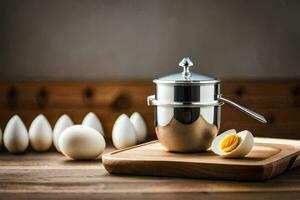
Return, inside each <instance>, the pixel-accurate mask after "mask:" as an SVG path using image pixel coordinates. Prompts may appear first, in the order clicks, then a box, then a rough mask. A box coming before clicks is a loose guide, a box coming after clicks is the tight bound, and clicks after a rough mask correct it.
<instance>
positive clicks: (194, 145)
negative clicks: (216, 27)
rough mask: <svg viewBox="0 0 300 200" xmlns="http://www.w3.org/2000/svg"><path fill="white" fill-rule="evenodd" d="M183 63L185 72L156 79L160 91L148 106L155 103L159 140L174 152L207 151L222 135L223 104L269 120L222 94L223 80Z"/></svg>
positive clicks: (184, 61) (261, 119)
mask: <svg viewBox="0 0 300 200" xmlns="http://www.w3.org/2000/svg"><path fill="white" fill-rule="evenodd" d="M179 66H181V67H183V72H182V73H178V74H172V75H168V76H164V77H161V78H158V79H155V80H154V81H153V82H154V83H155V84H156V94H155V95H152V96H149V97H148V99H147V102H148V105H153V106H155V119H154V122H155V131H156V135H157V137H158V140H159V142H160V143H161V144H162V145H163V146H164V147H165V148H166V149H167V150H168V151H173V152H200V151H205V150H207V149H208V148H209V147H210V146H211V143H212V141H213V139H214V138H215V137H216V135H217V134H218V131H219V128H220V122H221V106H222V105H223V104H224V103H229V104H230V105H232V106H234V107H236V108H238V109H239V110H241V111H243V112H245V113H246V114H248V115H249V116H251V117H253V118H255V119H256V120H258V121H260V122H263V123H266V122H267V121H266V119H265V118H264V117H263V116H262V115H260V114H258V113H256V112H254V111H251V110H249V109H247V108H245V107H243V106H240V105H238V104H236V103H234V102H232V101H230V100H228V99H225V98H224V97H222V95H221V93H220V80H218V79H216V78H213V77H209V76H204V75H200V74H195V73H193V74H192V73H191V72H190V70H189V67H191V66H193V63H192V62H191V60H190V59H189V58H184V59H183V60H182V61H181V62H180V63H179Z"/></svg>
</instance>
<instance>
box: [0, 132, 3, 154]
mask: <svg viewBox="0 0 300 200" xmlns="http://www.w3.org/2000/svg"><path fill="white" fill-rule="evenodd" d="M2 140H3V137H2V130H1V128H0V149H1V148H2Z"/></svg>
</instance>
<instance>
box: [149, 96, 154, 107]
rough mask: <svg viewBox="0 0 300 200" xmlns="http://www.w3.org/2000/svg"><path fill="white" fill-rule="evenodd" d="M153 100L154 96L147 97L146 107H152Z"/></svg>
mask: <svg viewBox="0 0 300 200" xmlns="http://www.w3.org/2000/svg"><path fill="white" fill-rule="evenodd" d="M154 100H155V95H151V96H148V97H147V105H148V106H152V105H154V103H153V101H154Z"/></svg>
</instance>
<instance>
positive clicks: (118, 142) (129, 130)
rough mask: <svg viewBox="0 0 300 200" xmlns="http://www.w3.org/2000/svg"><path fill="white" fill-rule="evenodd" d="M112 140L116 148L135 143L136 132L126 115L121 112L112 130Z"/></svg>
mask: <svg viewBox="0 0 300 200" xmlns="http://www.w3.org/2000/svg"><path fill="white" fill-rule="evenodd" d="M112 141H113V144H114V146H115V147H116V148H117V149H122V148H125V147H129V146H133V145H135V144H136V142H137V138H136V133H135V130H134V127H133V125H132V123H131V122H130V120H129V118H128V116H127V115H125V114H122V115H120V116H119V117H118V119H117V120H116V122H115V124H114V126H113V130H112Z"/></svg>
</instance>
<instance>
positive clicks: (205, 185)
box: [0, 147, 300, 200]
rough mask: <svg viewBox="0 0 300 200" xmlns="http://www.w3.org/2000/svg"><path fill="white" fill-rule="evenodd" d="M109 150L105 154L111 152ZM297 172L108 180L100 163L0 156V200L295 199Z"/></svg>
mask: <svg viewBox="0 0 300 200" xmlns="http://www.w3.org/2000/svg"><path fill="white" fill-rule="evenodd" d="M112 150H113V149H112V148H111V147H110V148H109V149H108V150H107V152H110V151H112ZM299 195H300V170H299V168H295V169H292V170H289V171H288V172H286V173H285V174H283V175H280V176H278V177H276V178H274V179H272V180H268V181H264V182H237V181H217V180H205V179H185V178H171V177H150V176H119V175H110V174H109V173H108V172H107V171H106V170H105V169H104V167H103V165H102V163H101V160H95V161H85V162H83V161H71V160H68V159H67V158H66V157H64V156H62V155H61V154H59V153H57V152H46V153H36V152H27V153H25V154H19V155H12V154H8V153H6V152H1V153H0V199H184V198H189V199H215V200H221V199H222V200H229V199H232V198H236V199H243V200H253V199H275V200H277V199H281V200H282V199H298V198H299Z"/></svg>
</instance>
